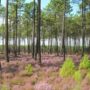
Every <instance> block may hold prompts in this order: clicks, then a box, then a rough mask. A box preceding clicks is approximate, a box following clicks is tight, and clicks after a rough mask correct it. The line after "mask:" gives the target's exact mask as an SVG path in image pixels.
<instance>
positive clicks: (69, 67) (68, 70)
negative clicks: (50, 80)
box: [59, 58, 75, 77]
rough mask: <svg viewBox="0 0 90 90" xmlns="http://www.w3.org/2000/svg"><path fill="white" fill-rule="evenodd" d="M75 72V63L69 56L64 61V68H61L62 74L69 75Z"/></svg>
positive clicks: (63, 75)
mask: <svg viewBox="0 0 90 90" xmlns="http://www.w3.org/2000/svg"><path fill="white" fill-rule="evenodd" d="M74 72H75V65H74V62H73V60H72V59H71V58H67V59H66V61H65V62H64V64H63V66H62V68H61V69H60V73H59V74H60V76H62V77H68V76H72V75H73V73H74Z"/></svg>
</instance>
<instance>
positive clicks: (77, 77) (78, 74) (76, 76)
mask: <svg viewBox="0 0 90 90" xmlns="http://www.w3.org/2000/svg"><path fill="white" fill-rule="evenodd" d="M73 77H74V80H75V81H77V82H80V81H81V80H82V75H81V72H80V71H79V70H78V71H76V72H75V73H74V76H73Z"/></svg>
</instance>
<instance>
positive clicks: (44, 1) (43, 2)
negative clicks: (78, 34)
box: [0, 0, 78, 23]
mask: <svg viewBox="0 0 90 90" xmlns="http://www.w3.org/2000/svg"><path fill="white" fill-rule="evenodd" d="M30 1H32V0H26V2H30ZM36 1H37V0H36ZM49 2H50V0H41V8H42V9H43V8H45V7H46V6H47V5H48V3H49ZM1 4H2V5H4V6H5V4H6V0H1ZM72 7H73V12H72V14H76V12H77V11H78V5H77V4H72ZM0 23H2V19H1V18H0Z"/></svg>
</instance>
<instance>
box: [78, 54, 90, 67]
mask: <svg viewBox="0 0 90 90" xmlns="http://www.w3.org/2000/svg"><path fill="white" fill-rule="evenodd" d="M89 68H90V61H89V58H88V55H84V57H83V58H82V60H81V62H80V65H79V69H89Z"/></svg>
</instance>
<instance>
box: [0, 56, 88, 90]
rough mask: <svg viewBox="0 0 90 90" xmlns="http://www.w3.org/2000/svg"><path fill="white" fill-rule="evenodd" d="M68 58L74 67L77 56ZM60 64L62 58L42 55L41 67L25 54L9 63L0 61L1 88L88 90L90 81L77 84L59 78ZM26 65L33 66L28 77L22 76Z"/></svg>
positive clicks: (11, 59)
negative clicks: (0, 67) (71, 59)
mask: <svg viewBox="0 0 90 90" xmlns="http://www.w3.org/2000/svg"><path fill="white" fill-rule="evenodd" d="M70 57H72V58H73V60H74V62H75V64H76V65H77V64H78V62H79V61H80V56H79V55H71V56H70ZM62 63H63V57H62V56H56V55H55V54H52V55H48V54H44V55H42V65H41V66H39V65H38V63H37V62H36V61H35V60H33V59H32V56H31V55H27V54H26V55H20V56H18V57H17V58H14V59H13V57H10V63H6V61H5V60H3V59H1V64H2V72H1V74H0V82H1V86H2V87H3V88H5V87H7V88H8V89H7V90H9V89H10V90H90V81H89V82H88V80H86V79H84V80H83V81H82V82H81V84H78V83H76V82H75V81H74V80H73V78H71V77H68V78H61V77H60V76H59V69H60V68H61V65H62ZM28 64H32V66H33V73H32V75H30V76H28V75H25V74H24V73H25V66H26V65H28ZM1 86H0V87H1ZM0 90H1V89H0ZM3 90H6V89H3Z"/></svg>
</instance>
